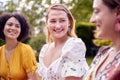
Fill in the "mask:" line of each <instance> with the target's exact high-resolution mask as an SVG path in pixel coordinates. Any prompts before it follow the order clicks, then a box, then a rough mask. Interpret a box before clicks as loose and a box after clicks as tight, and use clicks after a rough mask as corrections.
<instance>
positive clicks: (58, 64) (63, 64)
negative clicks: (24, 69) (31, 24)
mask: <svg viewBox="0 0 120 80" xmlns="http://www.w3.org/2000/svg"><path fill="white" fill-rule="evenodd" d="M46 28H47V31H48V34H47V35H46V42H47V44H45V45H44V46H43V47H42V49H41V52H40V55H39V68H38V70H37V72H38V74H39V75H40V76H41V79H42V80H82V77H83V75H84V74H85V72H86V71H87V69H88V65H87V62H86V59H85V53H86V46H85V44H84V42H83V41H82V40H81V39H80V38H77V36H76V34H75V21H74V18H73V16H72V14H71V12H70V11H69V10H68V9H67V8H66V7H65V6H64V5H62V4H53V5H51V6H50V7H49V8H48V12H47V15H46Z"/></svg>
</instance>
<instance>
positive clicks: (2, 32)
mask: <svg viewBox="0 0 120 80" xmlns="http://www.w3.org/2000/svg"><path fill="white" fill-rule="evenodd" d="M29 27H30V26H29V24H28V22H27V19H26V17H25V16H24V15H22V14H20V13H3V14H1V15H0V39H2V40H4V41H5V45H3V46H1V48H0V77H1V78H3V79H4V80H11V79H12V80H29V79H30V80H36V74H35V71H36V69H37V61H36V59H35V55H34V52H33V50H32V48H31V47H30V46H29V45H27V44H24V43H22V42H21V41H22V40H23V39H24V38H26V37H27V36H28V34H29Z"/></svg>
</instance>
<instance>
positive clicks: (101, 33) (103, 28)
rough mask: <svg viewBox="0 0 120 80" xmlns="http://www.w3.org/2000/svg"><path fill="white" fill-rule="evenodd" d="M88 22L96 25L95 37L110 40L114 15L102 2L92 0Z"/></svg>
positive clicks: (100, 0)
mask: <svg viewBox="0 0 120 80" xmlns="http://www.w3.org/2000/svg"><path fill="white" fill-rule="evenodd" d="M93 9H94V11H93V14H92V17H91V19H90V22H92V23H94V24H95V25H96V30H97V37H98V38H105V39H110V37H112V34H113V32H114V26H115V19H116V13H115V11H114V10H111V9H109V8H108V7H107V6H106V5H105V4H104V3H103V2H102V0H94V2H93Z"/></svg>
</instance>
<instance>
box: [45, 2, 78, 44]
mask: <svg viewBox="0 0 120 80" xmlns="http://www.w3.org/2000/svg"><path fill="white" fill-rule="evenodd" d="M51 10H61V11H64V12H65V13H66V14H67V16H68V19H69V21H70V26H69V28H70V29H69V31H68V35H69V36H71V37H77V35H76V33H75V19H74V18H73V16H72V14H71V12H70V11H69V10H68V9H67V8H66V6H65V5H63V4H53V5H51V6H50V7H49V8H48V11H47V14H46V23H47V20H48V14H49V12H50V11H51ZM51 40H52V38H51V35H50V32H49V31H48V30H47V36H46V42H47V43H51Z"/></svg>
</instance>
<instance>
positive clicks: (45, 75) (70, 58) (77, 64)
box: [37, 38, 88, 80]
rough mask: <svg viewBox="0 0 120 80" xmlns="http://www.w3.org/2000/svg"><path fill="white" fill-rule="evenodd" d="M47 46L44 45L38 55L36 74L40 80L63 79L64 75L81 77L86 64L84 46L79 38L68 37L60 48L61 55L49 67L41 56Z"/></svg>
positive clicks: (86, 66)
mask: <svg viewBox="0 0 120 80" xmlns="http://www.w3.org/2000/svg"><path fill="white" fill-rule="evenodd" d="M47 48H48V44H46V45H44V46H43V48H42V49H41V52H40V55H39V68H38V70H37V72H38V74H39V75H40V76H41V78H42V80H64V78H65V77H68V76H75V77H82V76H83V75H84V74H85V72H86V70H88V65H87V63H86V59H85V52H86V47H85V44H84V43H83V41H82V40H81V39H80V38H69V39H68V40H67V41H66V43H65V45H64V46H63V48H62V54H61V56H60V57H59V58H58V59H57V60H55V61H53V62H52V64H51V65H50V66H49V67H46V66H45V65H44V63H43V57H44V54H45V52H46V50H47Z"/></svg>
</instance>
